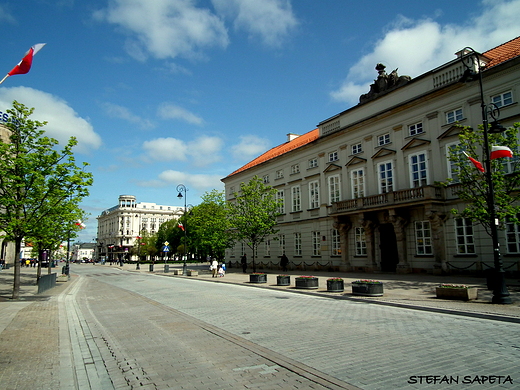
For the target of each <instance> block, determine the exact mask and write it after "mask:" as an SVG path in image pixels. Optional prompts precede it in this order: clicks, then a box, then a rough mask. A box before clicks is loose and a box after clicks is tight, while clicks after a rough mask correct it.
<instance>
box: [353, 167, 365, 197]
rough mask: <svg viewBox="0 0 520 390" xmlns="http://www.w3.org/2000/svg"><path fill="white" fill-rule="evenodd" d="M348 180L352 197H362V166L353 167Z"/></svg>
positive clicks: (363, 190)
mask: <svg viewBox="0 0 520 390" xmlns="http://www.w3.org/2000/svg"><path fill="white" fill-rule="evenodd" d="M350 182H351V184H352V197H353V198H354V199H355V198H362V197H364V196H365V170H364V168H361V169H355V170H353V171H352V172H350Z"/></svg>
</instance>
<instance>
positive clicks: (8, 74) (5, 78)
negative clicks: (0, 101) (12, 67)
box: [0, 73, 9, 84]
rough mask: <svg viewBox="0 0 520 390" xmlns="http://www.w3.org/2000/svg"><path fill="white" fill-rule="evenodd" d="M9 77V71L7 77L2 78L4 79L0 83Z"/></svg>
mask: <svg viewBox="0 0 520 390" xmlns="http://www.w3.org/2000/svg"><path fill="white" fill-rule="evenodd" d="M8 77H9V73H7V74H6V75H5V77H4V78H3V79H2V81H0V84H2V83H3V82H4V81H5V79H7V78H8Z"/></svg>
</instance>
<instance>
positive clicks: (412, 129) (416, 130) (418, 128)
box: [408, 122, 424, 135]
mask: <svg viewBox="0 0 520 390" xmlns="http://www.w3.org/2000/svg"><path fill="white" fill-rule="evenodd" d="M408 133H409V134H410V135H417V134H422V133H424V130H423V127H422V122H419V123H414V124H413V125H410V126H408Z"/></svg>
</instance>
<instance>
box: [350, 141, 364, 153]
mask: <svg viewBox="0 0 520 390" xmlns="http://www.w3.org/2000/svg"><path fill="white" fill-rule="evenodd" d="M362 151H363V148H362V147H361V143H359V144H354V145H352V154H358V153H361V152H362Z"/></svg>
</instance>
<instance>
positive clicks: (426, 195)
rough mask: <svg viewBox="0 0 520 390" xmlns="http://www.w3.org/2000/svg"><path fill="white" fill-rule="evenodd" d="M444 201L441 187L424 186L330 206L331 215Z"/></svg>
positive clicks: (340, 202)
mask: <svg viewBox="0 0 520 390" xmlns="http://www.w3.org/2000/svg"><path fill="white" fill-rule="evenodd" d="M432 200H437V201H442V200H445V195H444V189H443V188H441V187H434V186H424V187H418V188H409V189H406V190H399V191H393V192H388V193H386V194H379V195H372V196H365V197H363V198H357V199H349V200H342V201H339V202H336V203H333V205H332V214H337V213H345V212H349V211H355V210H363V209H365V210H366V209H375V208H381V207H385V208H386V207H388V206H393V205H399V204H405V203H423V202H424V201H432Z"/></svg>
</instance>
